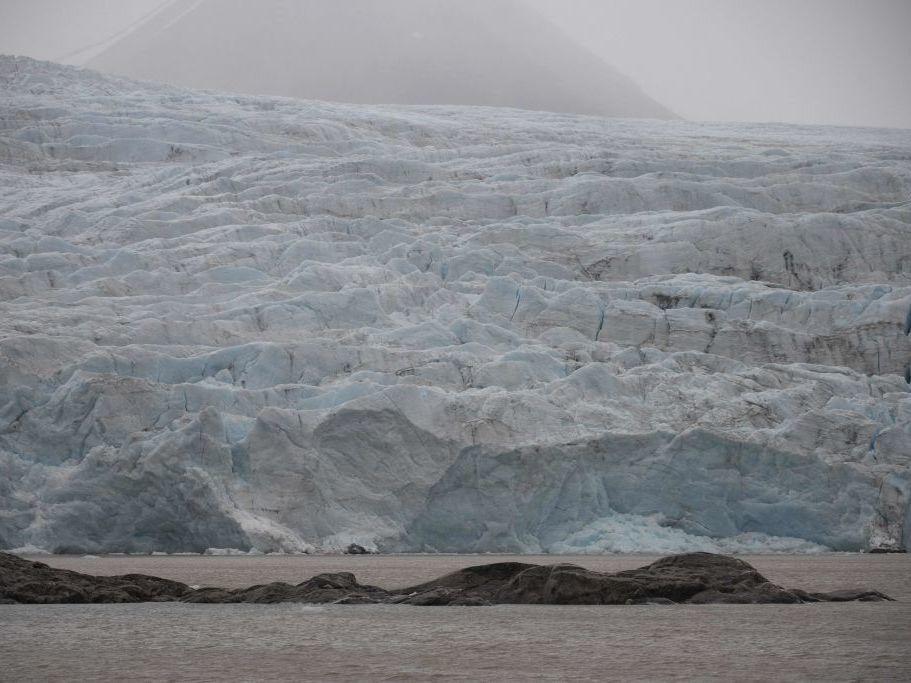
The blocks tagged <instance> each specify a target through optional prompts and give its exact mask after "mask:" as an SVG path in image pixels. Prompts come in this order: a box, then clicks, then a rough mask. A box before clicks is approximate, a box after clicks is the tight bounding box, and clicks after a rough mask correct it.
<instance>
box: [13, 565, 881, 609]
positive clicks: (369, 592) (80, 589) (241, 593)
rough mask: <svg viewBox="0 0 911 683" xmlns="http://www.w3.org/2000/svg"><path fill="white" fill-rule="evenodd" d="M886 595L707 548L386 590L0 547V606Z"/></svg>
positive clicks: (483, 568) (622, 601)
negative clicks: (216, 575) (121, 568)
mask: <svg viewBox="0 0 911 683" xmlns="http://www.w3.org/2000/svg"><path fill="white" fill-rule="evenodd" d="M885 600H891V598H890V597H889V596H887V595H885V594H883V593H880V592H878V591H873V590H843V591H835V592H831V593H818V592H811V591H806V590H802V589H785V588H782V587H781V586H778V585H776V584H774V583H772V582H771V581H769V580H768V579H767V578H765V577H764V576H763V575H762V574H760V573H759V572H758V571H756V569H755V568H754V567H752V566H751V565H750V564H748V563H746V562H744V561H743V560H739V559H737V558H734V557H728V556H725V555H716V554H712V553H689V554H686V555H674V556H670V557H665V558H662V559H660V560H658V561H656V562H653V563H652V564H650V565H648V566H645V567H641V568H639V569H632V570H628V571H621V572H616V573H613V574H609V573H601V572H595V571H590V570H588V569H585V568H583V567H579V566H577V565H573V564H554V565H536V564H525V563H522V562H500V563H496V564H487V565H480V566H477V567H467V568H465V569H461V570H459V571H456V572H452V573H451V574H447V575H445V576H442V577H440V578H438V579H434V580H433V581H429V582H427V583H423V584H419V585H417V586H411V587H408V588H401V589H396V590H386V589H383V588H379V587H377V586H367V585H362V584H360V583H359V582H358V580H357V578H356V577H355V576H354V574H352V573H350V572H338V573H332V574H318V575H317V576H314V577H312V578H310V579H307V580H306V581H303V582H302V583H299V584H296V585H292V584H289V583H269V584H263V585H258V586H250V587H249V588H241V589H237V590H228V589H224V588H193V587H190V586H188V585H186V584H183V583H179V582H177V581H170V580H168V579H162V578H157V577H154V576H145V575H142V574H126V575H124V576H90V575H88V574H80V573H78V572H72V571H67V570H62V569H54V568H52V567H49V566H48V565H46V564H43V563H41V562H34V561H30V560H27V559H23V558H20V557H18V556H16V555H9V554H6V553H0V604H4V603H5V604H16V603H30V604H50V603H130V602H187V603H259V604H272V603H282V602H296V603H311V604H336V605H363V604H402V605H418V606H481V605H645V604H651V605H671V604H678V603H684V604H690V605H706V604H719V603H728V604H761V603H779V604H799V603H806V602H847V601H865V602H878V601H885Z"/></svg>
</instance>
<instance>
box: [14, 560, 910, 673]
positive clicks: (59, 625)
mask: <svg viewBox="0 0 911 683" xmlns="http://www.w3.org/2000/svg"><path fill="white" fill-rule="evenodd" d="M40 559H41V560H42V561H44V562H47V563H49V564H52V565H54V566H59V567H65V568H70V569H76V570H79V571H87V572H90V573H95V574H119V573H127V572H135V571H139V572H144V573H149V574H155V575H158V576H166V577H168V578H173V579H177V580H180V581H185V582H187V583H190V584H200V585H202V584H209V585H212V584H214V585H222V586H229V587H234V586H242V585H250V584H254V583H262V582H265V581H272V580H285V581H293V582H300V581H302V580H303V579H305V578H308V577H309V576H311V575H313V574H317V573H319V572H323V571H339V570H348V571H354V572H355V573H356V574H357V575H358V577H359V578H360V579H361V580H362V581H365V582H370V583H374V584H378V585H382V586H387V587H395V586H404V585H408V584H412V583H417V582H420V581H424V580H427V579H430V578H433V577H435V576H438V575H440V574H443V573H446V572H447V571H451V570H453V569H456V568H458V567H463V566H468V565H472V564H481V563H486V562H494V561H500V560H502V559H505V558H503V557H499V556H489V555H486V556H480V557H479V556H368V557H253V558H249V557H224V558H222V557H105V558H100V559H86V558H75V557H51V558H40ZM511 559H512V558H511ZM523 559H524V560H525V561H533V562H534V561H539V562H550V563H552V562H556V561H571V562H575V563H576V564H581V565H583V566H587V567H590V568H592V569H597V570H604V571H617V570H619V569H627V568H631V567H635V566H640V565H642V564H646V563H648V562H649V561H651V560H652V559H653V558H651V557H646V556H619V557H618V556H608V557H573V558H562V557H561V558H555V557H552V556H551V557H546V558H527V557H526V558H523ZM744 559H746V560H747V561H749V562H751V563H752V564H754V565H755V566H756V567H757V568H759V569H760V571H762V572H763V573H765V575H766V576H767V577H769V578H770V579H771V580H772V581H775V582H778V583H781V584H784V585H786V586H795V587H804V588H810V589H817V590H828V589H834V588H850V587H859V586H863V587H868V588H874V589H878V590H882V591H884V592H887V593H889V594H891V595H892V596H893V597H895V598H898V599H899V602H897V603H856V604H855V603H848V604H817V605H796V606H793V605H711V606H684V605H681V606H675V607H647V606H642V607H639V606H630V607H557V606H542V607H533V606H498V607H486V608H477V607H475V608H471V607H467V608H461V607H440V608H433V607H406V606H387V605H382V606H373V605H368V606H306V605H271V606H270V605H182V604H147V605H89V606H85V605H59V606H57V605H52V606H25V605H23V606H18V605H13V606H0V629H2V637H0V679H2V680H10V681H20V680H35V679H57V680H62V679H66V680H74V679H78V680H111V679H118V680H124V679H129V680H178V679H179V680H195V681H202V680H224V679H226V678H228V679H245V680H288V679H297V680H300V679H311V680H325V679H327V678H333V679H345V680H364V679H370V680H420V679H426V678H442V679H451V680H478V679H481V680H489V679H499V680H522V679H524V680H528V679H562V680H566V679H574V680H604V679H624V680H644V679H647V680H655V679H661V680H670V679H686V680H692V679H700V680H706V679H725V680H730V679H737V680H770V679H775V680H807V679H813V680H858V679H866V680H909V679H911V558H909V557H907V556H872V555H825V556H815V557H806V556H798V557H795V556H764V557H745V558H744Z"/></svg>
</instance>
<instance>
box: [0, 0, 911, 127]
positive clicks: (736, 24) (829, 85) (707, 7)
mask: <svg viewBox="0 0 911 683" xmlns="http://www.w3.org/2000/svg"><path fill="white" fill-rule="evenodd" d="M325 1H326V2H327V3H328V4H330V5H338V4H339V2H340V0H325ZM162 2H163V0H79V1H78V2H76V1H72V0H0V52H3V53H14V54H25V55H29V56H34V57H37V58H41V59H54V60H58V61H69V62H71V63H84V62H86V61H88V60H89V59H90V58H92V57H96V56H97V54H98V53H99V51H101V48H104V47H110V46H109V45H105V44H101V45H98V44H99V43H103V42H104V41H105V40H106V39H108V38H111V37H112V36H114V35H115V34H117V33H118V32H121V37H123V33H122V32H123V29H125V28H127V27H128V26H130V25H131V24H133V23H134V22H137V21H138V20H140V19H141V18H142V17H143V16H144V15H146V14H147V13H149V12H150V11H152V10H154V9H155V8H156V7H157V6H159V5H161V4H162ZM376 2H380V0H376ZM522 2H524V3H526V4H527V5H528V6H530V7H533V8H534V9H536V10H537V11H539V12H540V13H541V14H542V15H544V16H546V17H548V18H549V19H551V20H552V21H554V22H555V23H556V24H558V25H559V26H560V27H562V28H563V29H564V31H565V32H566V34H567V35H569V36H570V37H571V38H573V39H575V40H576V41H578V43H579V44H580V45H582V46H584V47H587V48H588V49H589V50H591V51H592V52H593V53H595V54H597V55H598V56H600V57H601V58H603V59H604V61H605V62H607V63H608V64H610V65H612V66H614V67H616V69H617V70H618V71H619V72H621V73H623V74H626V75H627V76H629V77H631V79H632V80H633V81H635V82H636V83H637V84H638V85H639V86H641V88H642V89H643V90H644V91H645V92H646V93H647V94H648V95H650V96H652V97H653V98H654V99H655V100H657V101H658V102H660V103H662V104H663V105H666V106H667V107H668V108H669V109H671V110H673V111H674V112H676V113H678V114H680V115H682V116H684V117H686V118H690V119H697V120H743V121H788V122H796V123H826V124H845V125H869V126H896V127H905V128H911V87H909V85H908V82H909V74H911V40H909V38H908V36H909V34H911V2H909V0H865V1H864V2H859V1H857V0H737V1H736V2H731V1H729V0H522ZM251 4H254V5H255V4H256V3H252V0H251ZM452 4H453V5H462V4H464V3H462V2H459V0H453V2H452ZM504 28H505V30H506V31H509V30H510V28H511V27H510V26H506V27H504ZM93 46H94V49H90V50H84V49H83V48H87V47H93ZM224 49H225V50H230V46H225V47H224ZM530 49H532V50H533V49H534V46H530ZM211 87H223V84H222V83H213V84H212V85H211Z"/></svg>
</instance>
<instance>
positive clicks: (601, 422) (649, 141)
mask: <svg viewBox="0 0 911 683" xmlns="http://www.w3.org/2000/svg"><path fill="white" fill-rule="evenodd" d="M0 188H2V189H0V547H4V548H31V549H35V548H42V549H46V550H49V551H57V552H67V551H69V552H115V551H130V552H142V551H165V552H180V551H203V550H205V549H207V548H237V549H240V550H251V549H253V550H258V551H262V552H270V551H286V552H296V551H304V550H333V549H337V548H340V547H343V546H345V545H347V544H348V543H351V542H357V543H360V544H363V545H365V546H368V547H371V548H380V549H383V550H399V551H458V552H473V551H508V552H517V551H521V552H574V553H575V552H603V551H649V552H661V553H664V552H672V551H677V550H683V549H707V550H724V551H750V552H762V551H776V550H777V551H819V550H823V549H826V548H829V549H836V550H859V549H865V548H874V547H892V546H901V545H907V544H908V543H909V541H911V505H909V498H911V393H909V391H911V386H909V380H911V339H909V330H911V131H897V130H893V131H889V130H862V129H853V130H852V129H831V128H810V127H792V126H780V125H768V126H761V125H751V126H746V125H705V124H692V123H684V122H663V123H662V122H651V121H633V120H607V119H597V118H587V117H575V116H568V115H557V114H543V113H532V112H523V111H516V110H499V109H482V108H446V107H425V108H420V107H374V106H369V107H368V106H353V105H332V104H323V103H314V102H303V101H296V100H290V99H279V98H254V97H247V96H234V95H225V94H214V93H203V92H194V91H188V90H181V89H176V88H170V87H164V86H156V85H149V84H141V83H136V82H131V81H126V80H122V79H116V78H108V77H103V76H100V75H98V74H96V73H93V72H88V71H79V70H75V69H71V68H66V67H61V66H57V65H53V64H48V63H40V62H34V61H30V60H27V59H15V58H10V57H0Z"/></svg>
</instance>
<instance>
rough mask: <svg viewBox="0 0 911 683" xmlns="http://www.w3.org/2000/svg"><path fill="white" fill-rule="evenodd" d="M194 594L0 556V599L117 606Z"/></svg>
mask: <svg viewBox="0 0 911 683" xmlns="http://www.w3.org/2000/svg"><path fill="white" fill-rule="evenodd" d="M192 593H193V591H192V590H191V589H190V587H189V586H187V585H185V584H182V583H179V582H177V581H169V580H167V579H159V578H156V577H154V576H145V575H143V574H126V575H124V576H89V575H87V574H80V573H78V572H72V571H67V570H63V569H53V568H51V567H49V566H48V565H46V564H43V563H41V562H32V561H29V560H25V559H22V558H20V557H17V556H15V555H8V554H6V553H0V599H2V600H7V601H12V602H18V603H35V604H47V603H117V602H155V601H174V600H179V599H181V598H183V597H185V596H187V595H189V594H192Z"/></svg>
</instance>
